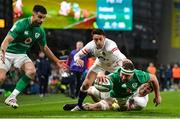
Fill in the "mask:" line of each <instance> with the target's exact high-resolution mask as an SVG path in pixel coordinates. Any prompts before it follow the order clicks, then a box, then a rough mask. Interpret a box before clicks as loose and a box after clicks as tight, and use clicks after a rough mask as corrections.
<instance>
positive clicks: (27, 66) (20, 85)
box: [5, 56, 36, 108]
mask: <svg viewBox="0 0 180 119" xmlns="http://www.w3.org/2000/svg"><path fill="white" fill-rule="evenodd" d="M19 58H21V59H19ZM19 58H17V59H19V62H18V61H15V62H14V63H15V67H18V68H21V69H22V70H23V71H24V73H25V74H24V75H23V76H22V77H21V78H20V79H19V81H18V82H17V84H16V87H15V89H14V90H13V92H12V93H11V95H10V96H9V97H8V98H7V99H6V100H5V103H6V104H7V105H10V106H12V107H13V108H17V107H18V106H19V105H18V104H17V100H16V97H17V96H18V95H19V94H20V93H21V92H22V91H23V90H24V89H25V88H26V86H27V85H28V84H29V82H30V80H31V79H34V77H35V72H36V69H35V66H34V64H33V62H32V61H31V60H30V59H29V58H28V57H27V56H22V57H21V56H20V57H19ZM17 59H16V60H17ZM24 62H25V63H24Z"/></svg>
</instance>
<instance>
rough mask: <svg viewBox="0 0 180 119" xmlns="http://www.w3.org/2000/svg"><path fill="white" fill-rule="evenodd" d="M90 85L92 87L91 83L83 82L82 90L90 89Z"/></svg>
mask: <svg viewBox="0 0 180 119" xmlns="http://www.w3.org/2000/svg"><path fill="white" fill-rule="evenodd" d="M89 87H90V85H89V84H87V83H86V84H83V85H82V86H81V91H84V90H88V89H89Z"/></svg>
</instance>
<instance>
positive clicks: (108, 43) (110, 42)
mask: <svg viewBox="0 0 180 119" xmlns="http://www.w3.org/2000/svg"><path fill="white" fill-rule="evenodd" d="M105 47H106V49H107V50H112V48H115V47H117V44H116V42H114V41H113V40H111V39H109V38H106V39H105Z"/></svg>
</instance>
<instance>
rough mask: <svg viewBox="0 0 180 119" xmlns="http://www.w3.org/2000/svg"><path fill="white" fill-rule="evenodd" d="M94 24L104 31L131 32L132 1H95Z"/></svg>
mask: <svg viewBox="0 0 180 119" xmlns="http://www.w3.org/2000/svg"><path fill="white" fill-rule="evenodd" d="M96 6H97V10H96V12H97V17H96V24H97V27H98V28H102V29H106V30H132V19H133V18H132V14H133V8H132V0H97V4H96Z"/></svg>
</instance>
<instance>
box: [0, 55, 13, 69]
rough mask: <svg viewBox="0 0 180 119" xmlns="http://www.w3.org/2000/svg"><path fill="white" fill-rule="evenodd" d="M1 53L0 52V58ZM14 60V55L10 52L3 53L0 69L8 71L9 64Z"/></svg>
mask: <svg viewBox="0 0 180 119" xmlns="http://www.w3.org/2000/svg"><path fill="white" fill-rule="evenodd" d="M1 58H2V57H1V53H0V59H1ZM13 60H14V56H13V55H12V54H11V53H6V55H5V63H3V62H2V60H0V69H2V70H5V71H6V72H8V71H9V70H10V68H11V65H12V63H13Z"/></svg>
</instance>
